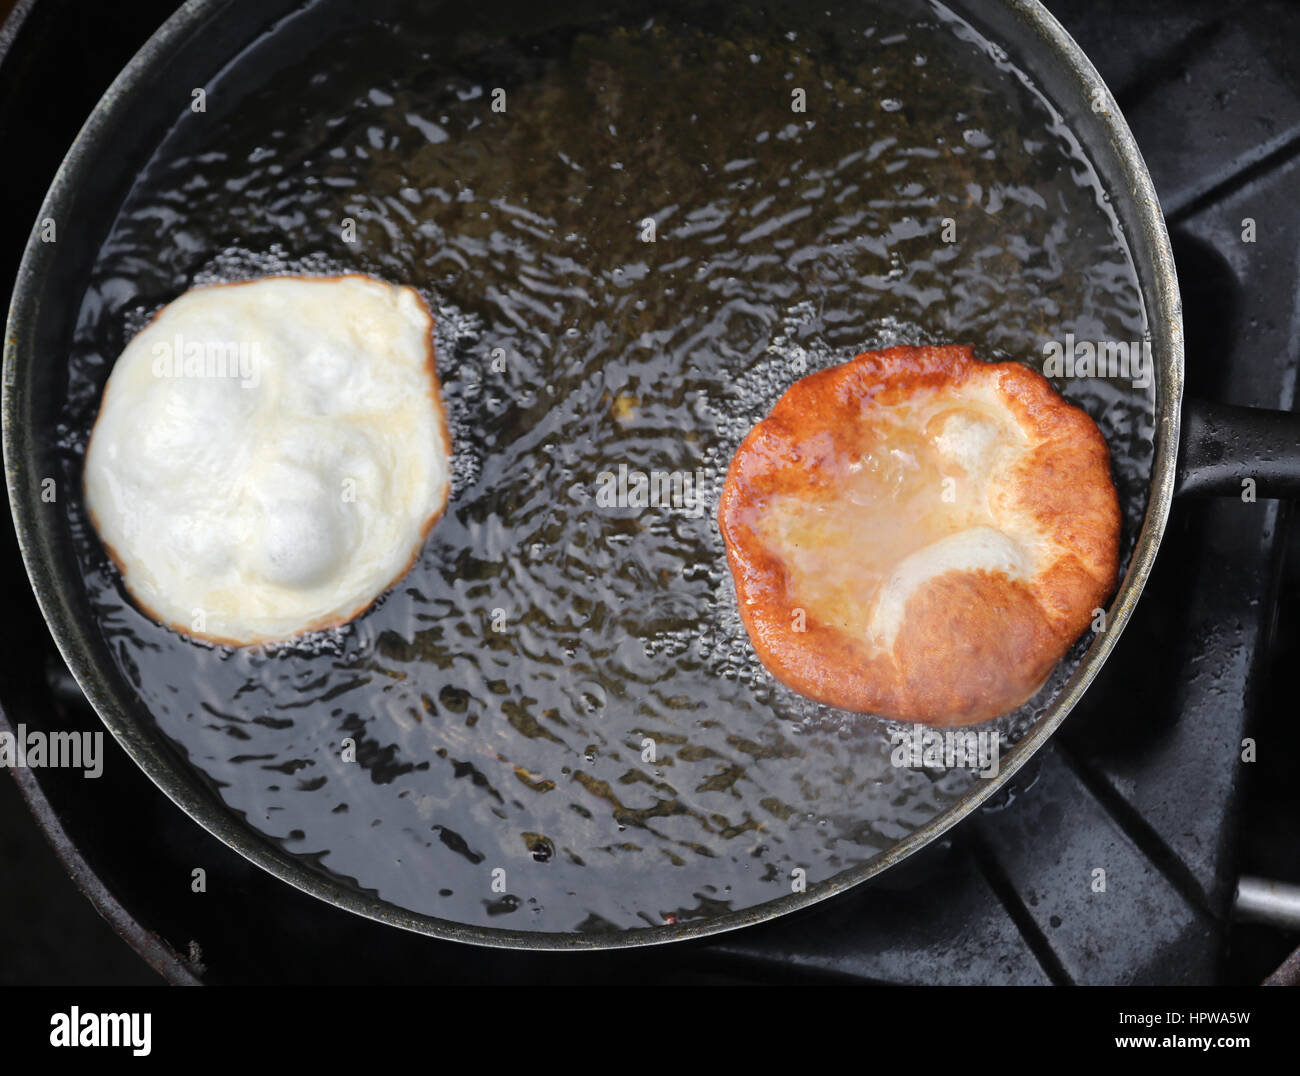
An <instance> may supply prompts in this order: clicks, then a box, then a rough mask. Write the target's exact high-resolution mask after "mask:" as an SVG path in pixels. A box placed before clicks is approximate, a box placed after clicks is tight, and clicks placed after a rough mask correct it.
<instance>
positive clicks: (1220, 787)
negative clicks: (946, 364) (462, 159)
mask: <svg viewBox="0 0 1300 1076" xmlns="http://www.w3.org/2000/svg"><path fill="white" fill-rule="evenodd" d="M170 6H171V5H169V4H167V3H160V2H152V3H139V4H133V5H128V7H129V8H130V11H129V13H127V12H123V11H121V10H120V9H117V10H114V9H111V8H108V7H104V6H96V5H81V4H74V3H71V2H69V0H36V2H35V3H32V2H31V0H27V2H25V3H22V4H20V5H19V9H20V11H21V10H23V9H26V11H27V14H26V17H25V20H24V21H23V24H22V26H21V29H20V30H19V31H18V35H17V39H16V41H15V42H14V44H13V46H12V48H11V49H10V51H9V54H8V56H7V58H6V59H5V60H4V62H3V64H2V65H0V129H3V130H5V131H6V144H7V145H22V146H24V147H25V149H26V152H25V158H26V160H27V164H28V167H26V168H25V169H24V170H23V174H22V175H20V176H16V177H15V176H12V175H11V177H9V178H10V179H11V180H13V184H14V185H16V186H17V187H19V188H20V189H18V190H15V191H14V192H13V195H12V197H11V203H10V205H9V207H8V208H9V212H8V213H7V214H6V216H7V218H8V219H7V221H6V222H5V223H4V224H3V227H4V228H6V229H7V231H6V234H5V244H4V255H5V264H4V270H5V272H6V274H7V276H6V278H5V280H4V281H2V282H0V283H3V284H4V290H5V291H6V292H7V291H8V284H9V280H10V278H11V276H12V273H13V270H14V267H15V266H16V263H17V260H18V254H19V252H20V251H21V248H22V245H23V242H24V241H25V239H26V231H27V228H28V224H29V222H30V221H31V220H33V219H34V217H35V214H36V209H37V207H38V205H39V203H40V198H41V196H42V194H43V188H44V185H45V183H46V182H47V180H48V177H49V176H50V175H51V174H52V173H53V171H54V168H55V165H56V163H57V160H58V158H59V157H60V156H61V154H62V151H63V149H64V148H65V147H66V145H67V144H68V142H69V141H70V140H71V138H72V135H73V134H74V133H75V130H76V128H77V127H78V126H79V124H80V122H81V120H82V119H83V118H84V116H85V114H86V113H87V112H88V110H89V108H90V107H91V105H92V104H93V102H94V100H95V98H96V97H97V96H98V94H99V93H100V92H101V91H102V89H103V88H104V87H105V86H107V84H108V82H109V81H110V79H111V78H112V76H113V75H114V74H116V72H117V70H118V69H119V68H120V67H121V66H122V64H123V63H125V61H126V59H127V58H128V57H129V55H130V54H131V53H132V52H133V51H134V50H135V48H136V47H138V45H139V43H141V42H142V41H143V40H144V38H145V37H146V36H147V35H148V33H149V32H150V31H151V30H152V29H153V27H154V26H156V25H157V24H158V23H159V22H161V21H162V19H163V18H164V17H165V16H166V14H168V13H169V8H170ZM1048 6H1049V7H1050V8H1051V9H1052V10H1053V12H1054V13H1055V14H1056V15H1057V16H1058V17H1059V18H1060V19H1061V20H1062V21H1063V22H1064V23H1065V25H1066V27H1067V29H1069V30H1070V32H1071V33H1072V34H1073V35H1074V36H1075V37H1076V39H1077V40H1078V41H1079V43H1080V44H1081V45H1082V46H1083V48H1084V50H1085V51H1086V52H1087V53H1088V55H1089V56H1090V57H1091V58H1092V59H1093V61H1094V63H1096V65H1097V66H1098V68H1099V69H1100V70H1101V72H1102V74H1103V76H1104V77H1105V78H1106V79H1107V81H1108V82H1109V84H1110V87H1111V89H1112V90H1113V91H1114V92H1115V95H1116V97H1117V99H1118V101H1119V103H1120V105H1121V107H1122V108H1123V110H1124V112H1125V114H1126V116H1127V117H1128V119H1129V122H1130V123H1131V124H1132V126H1133V129H1134V132H1135V134H1136V136H1137V139H1138V142H1139V144H1140V145H1141V147H1142V149H1143V152H1144V154H1145V156H1146V159H1147V162H1148V164H1149V165H1150V167H1151V170H1152V173H1153V175H1154V178H1155V182H1156V188H1157V190H1158V191H1159V192H1160V194H1161V198H1162V205H1163V207H1164V210H1165V213H1166V215H1167V217H1168V219H1169V223H1170V228H1171V231H1172V234H1173V241H1174V247H1175V254H1176V257H1177V262H1178V270H1179V277H1180V280H1181V284H1182V292H1183V300H1184V307H1185V316H1186V337H1187V385H1188V393H1189V395H1193V396H1199V397H1203V398H1207V399H1214V400H1221V401H1225V402H1231V403H1238V404H1248V405H1254V406H1262V407H1274V408H1287V409H1289V408H1291V407H1292V406H1293V403H1294V395H1295V378H1296V370H1297V366H1298V365H1300V363H1298V362H1297V359H1298V358H1300V356H1298V354H1297V351H1298V346H1300V325H1298V318H1300V310H1298V307H1297V299H1296V297H1297V294H1298V293H1300V280H1298V279H1297V276H1298V266H1297V257H1296V255H1297V252H1298V251H1300V217H1297V215H1296V214H1295V212H1294V208H1293V207H1294V204H1295V195H1296V193H1297V190H1300V63H1297V60H1296V58H1295V52H1294V48H1293V46H1294V44H1295V42H1297V41H1300V9H1297V8H1296V7H1294V6H1292V5H1289V4H1285V3H1244V2H1242V3H1236V4H1224V3H1221V2H1220V0H1053V2H1049V4H1048ZM2 47H3V39H0V48H2ZM69 57H77V60H76V62H73V63H71V64H70V63H68V62H67V60H68V58H69ZM83 57H85V62H84V63H83V62H82V58H83ZM33 105H34V107H33ZM1246 218H1251V219H1253V220H1254V221H1255V242H1254V243H1246V242H1244V241H1243V227H1244V226H1245V225H1244V221H1245V220H1246ZM1288 518H1289V511H1288V509H1287V507H1286V506H1283V505H1280V504H1278V503H1277V502H1270V501H1260V502H1258V503H1255V504H1247V503H1241V502H1238V501H1207V502H1202V503H1177V504H1176V505H1175V507H1174V511H1173V515H1172V518H1171V520H1170V525H1169V533H1168V537H1167V539H1166V542H1165V546H1164V548H1163V549H1162V552H1161V554H1160V558H1159V561H1158V563H1157V565H1156V569H1155V572H1154V574H1153V575H1152V577H1151V580H1150V582H1149V584H1148V587H1147V592H1146V594H1145V596H1144V598H1143V600H1142V602H1141V603H1140V604H1139V606H1138V611H1137V614H1136V616H1135V617H1134V619H1133V621H1132V624H1131V626H1130V627H1129V628H1128V629H1127V631H1126V633H1125V635H1124V637H1123V638H1122V640H1121V642H1120V644H1119V646H1118V649H1117V651H1116V653H1115V654H1114V656H1113V657H1112V659H1111V660H1110V662H1109V663H1108V664H1107V665H1106V667H1105V668H1104V669H1103V671H1102V674H1101V676H1100V677H1099V679H1098V681H1097V683H1096V684H1095V686H1094V688H1093V689H1092V690H1091V691H1090V692H1089V693H1088V694H1087V695H1086V697H1085V698H1084V701H1083V703H1082V704H1081V705H1080V706H1079V707H1078V709H1077V710H1076V712H1075V713H1074V715H1072V717H1071V718H1070V719H1069V721H1068V722H1067V723H1066V725H1065V726H1064V729H1063V731H1062V733H1061V734H1060V735H1058V736H1057V737H1056V738H1055V740H1054V742H1053V743H1052V744H1050V745H1049V747H1048V748H1047V749H1046V750H1044V751H1043V752H1041V753H1040V755H1039V756H1038V757H1037V759H1035V760H1034V762H1033V763H1031V765H1030V766H1029V767H1027V772H1025V773H1023V774H1022V775H1021V776H1020V779H1019V780H1018V781H1017V782H1016V784H1015V785H1014V786H1013V788H1012V789H1011V790H1010V791H1009V792H1008V793H1007V794H1005V795H1003V796H1002V797H1001V799H1000V800H999V802H998V803H996V804H995V805H993V806H992V807H990V808H988V809H986V810H984V811H982V812H981V813H980V814H979V815H978V816H977V817H975V818H973V819H970V820H969V821H968V822H966V823H965V824H963V825H961V826H959V827H958V828H957V829H956V830H955V831H953V832H952V833H951V834H950V836H949V838H948V839H946V840H944V841H942V842H940V843H938V844H936V845H934V846H931V847H930V848H928V849H927V850H926V851H925V852H924V853H922V854H920V855H918V856H916V857H914V858H913V859H912V860H909V861H907V862H906V863H904V864H903V865H902V866H901V867H900V868H897V869H895V870H892V871H890V872H888V873H886V874H885V875H884V876H882V877H881V878H880V879H879V880H878V881H877V882H876V883H875V884H870V885H868V886H866V887H863V888H861V889H860V890H858V891H855V892H852V893H849V894H846V895H845V896H844V897H841V898H839V899H837V900H834V901H831V902H828V903H827V904H824V905H822V906H820V907H819V908H816V909H813V910H811V911H809V912H807V913H805V914H802V915H798V916H795V917H792V918H788V919H785V920H780V921H776V922H773V923H769V924H766V925H763V926H760V927H756V928H753V929H750V930H747V931H744V932H741V933H738V934H733V935H729V936H724V937H722V938H720V939H714V940H711V941H705V942H700V943H693V944H688V945H683V946H677V947H670V948H667V949H661V950H656V951H651V952H638V953H609V954H580V955H574V956H564V955H549V954H537V953H509V952H497V951H483V950H477V949H470V948H468V947H463V946H457V945H454V944H450V943H442V942H437V941H433V940H430V939H425V938H420V937H416V936H413V935H408V934H405V933H402V932H399V931H396V930H393V929H391V928H387V927H383V926H380V925H377V924H373V923H370V922H368V921H365V920H362V919H359V918H357V917H355V916H352V915H349V914H347V913H345V912H342V911H339V910H337V909H334V908H332V907H330V906H327V905H325V904H323V903H320V902H318V901H316V900H313V899H311V898H308V897H306V896H303V895H302V894H299V893H297V892H296V891H293V890H291V889H289V888H288V887H286V886H284V885H282V884H281V883H279V882H277V881H275V880H274V879H273V878H271V877H270V876H268V875H266V874H263V873H261V872H260V871H258V870H257V869H256V868H254V867H252V866H251V865H249V864H248V863H247V862H246V861H244V860H243V859H241V858H240V857H239V856H237V855H236V854H235V853H233V852H231V851H229V850H228V849H226V848H225V846H224V845H221V844H219V843H218V842H217V841H216V840H214V839H213V838H211V837H209V836H208V835H207V834H206V833H205V832H203V831H202V830H200V829H199V827H197V826H196V825H195V824H194V823H192V822H190V821H189V819H188V818H186V817H185V816H184V815H183V814H182V813H181V812H180V811H179V810H177V809H176V808H175V807H173V806H172V805H171V804H170V803H169V802H168V801H167V800H166V799H165V797H163V795H162V794H161V793H160V792H158V791H157V790H156V789H155V788H154V787H153V785H152V784H151V783H150V782H149V781H148V780H147V778H145V777H144V775H143V774H141V773H140V772H139V771H138V770H137V769H136V768H135V767H134V765H132V764H131V763H130V762H129V760H128V759H127V758H126V757H125V755H124V754H123V753H122V752H121V751H120V750H119V749H118V748H117V747H116V745H115V744H114V743H112V742H111V740H110V741H109V743H108V744H107V748H108V750H109V757H108V759H107V763H106V770H105V775H104V777H103V778H101V779H100V780H98V781H84V780H82V779H81V778H80V777H79V776H73V775H68V774H66V773H62V772H59V771H40V779H39V785H37V784H36V782H35V781H34V780H33V778H32V773H30V772H28V773H25V774H20V777H21V780H22V782H23V784H24V789H23V790H24V792H25V794H26V795H27V796H28V798H29V800H30V801H31V802H32V805H33V807H34V809H35V811H36V814H37V816H38V820H39V821H40V822H41V823H42V825H43V826H44V827H45V828H46V831H47V833H49V834H50V835H51V836H52V837H53V838H54V839H55V842H56V845H59V847H60V851H61V854H62V855H63V856H64V858H65V862H67V863H69V864H70V865H72V866H73V867H74V869H75V870H76V872H77V873H78V881H79V883H80V884H81V885H82V886H83V888H85V889H86V891H87V892H88V893H89V894H90V895H91V896H92V898H93V899H94V900H95V901H96V903H97V905H98V906H99V907H100V909H101V911H103V912H105V914H107V915H108V916H109V918H110V920H111V921H112V922H113V924H114V926H115V927H116V928H117V929H118V931H119V933H122V934H123V936H124V937H126V938H127V940H128V941H130V942H131V944H132V945H133V946H134V947H135V948H136V949H137V951H139V952H140V953H141V954H142V956H144V957H145V958H146V959H148V960H149V961H150V962H151V963H152V964H153V965H154V966H155V967H156V968H157V969H158V970H159V971H161V972H162V974H163V975H164V976H166V977H167V978H169V979H171V980H173V981H195V980H199V981H203V982H212V983H225V982H277V981H294V982H313V983H327V982H336V981H337V982H367V981H397V982H403V981H411V982H416V981H429V980H438V981H447V980H458V981H465V982H494V981H495V982H502V981H514V982H524V983H529V982H564V981H587V982H591V981H626V980H628V979H630V978H632V977H635V978H636V980H638V981H641V982H651V983H653V982H670V981H672V982H681V981H684V980H685V981H749V982H753V981H762V982H772V981H807V980H856V981H873V982H899V983H1049V982H1051V983H1210V982H1222V981H1242V982H1251V981H1253V982H1258V981H1260V979H1262V978H1263V977H1264V976H1265V975H1267V974H1268V972H1269V971H1270V970H1271V969H1272V968H1273V967H1274V966H1276V965H1277V964H1278V963H1279V962H1280V961H1281V959H1282V957H1283V956H1284V955H1285V953H1286V951H1287V949H1288V948H1289V947H1290V945H1289V944H1288V939H1286V938H1285V937H1284V936H1282V935H1281V934H1279V933H1278V932H1275V931H1272V930H1268V929H1265V928H1260V927H1240V926H1236V925H1234V924H1233V923H1232V921H1231V916H1230V906H1231V902H1232V896H1233V891H1234V887H1235V883H1236V879H1237V877H1238V875H1239V874H1240V873H1242V872H1249V873H1254V874H1261V875H1265V876H1269V877H1276V878H1281V879H1282V880H1286V881H1290V882H1300V875H1298V874H1297V872H1300V847H1298V845H1297V842H1298V840H1300V838H1298V837H1297V835H1296V834H1295V833H1294V832H1293V829H1292V827H1290V826H1289V825H1288V824H1287V820H1288V819H1294V818H1295V817H1297V800H1298V799H1300V788H1297V785H1296V782H1294V780H1291V781H1287V780H1286V779H1285V773H1286V770H1287V763H1286V762H1285V759H1286V758H1288V757H1289V758H1295V757H1296V755H1295V753H1294V749H1297V748H1300V742H1297V741H1300V733H1297V732H1296V731H1295V730H1293V729H1292V728H1291V725H1292V724H1293V722H1292V721H1291V720H1290V718H1291V714H1290V713H1289V710H1290V709H1292V707H1291V706H1289V704H1288V703H1287V700H1288V699H1289V698H1290V697H1291V696H1290V694H1289V687H1290V681H1291V675H1290V674H1291V673H1292V671H1293V670H1291V669H1290V668H1288V667H1287V662H1286V658H1285V651H1283V650H1282V649H1280V642H1278V643H1275V640H1280V641H1281V642H1290V643H1294V642H1295V641H1296V636H1297V634H1300V631H1298V628H1297V625H1298V624H1300V615H1298V614H1300V543H1293V546H1294V547H1295V548H1293V549H1292V555H1291V556H1290V557H1288V556H1286V553H1287V548H1286V547H1287V528H1286V524H1287V522H1288ZM0 578H2V579H3V584H4V587H5V593H6V595H7V597H8V601H7V602H6V610H7V612H8V614H9V615H7V616H6V617H5V618H4V619H3V626H2V629H0V630H2V632H3V644H4V647H5V653H6V654H7V655H8V660H7V661H6V663H5V667H4V671H3V682H2V683H0V702H3V704H4V706H5V707H6V710H7V712H8V718H9V721H10V722H11V723H12V724H17V723H18V722H23V723H25V724H26V725H27V726H28V727H29V728H50V727H63V728H79V729H97V728H100V727H101V726H100V725H99V723H98V720H97V718H96V717H95V715H94V714H93V712H92V711H91V710H90V709H89V707H88V705H87V704H86V703H85V700H84V699H82V697H81V696H80V694H79V692H78V691H77V689H76V687H75V685H74V684H73V683H72V681H71V679H70V678H69V677H68V676H67V674H66V672H65V671H63V669H62V666H61V665H60V664H59V662H58V659H57V657H56V656H55V654H54V651H53V647H52V644H51V643H50V642H49V640H48V636H47V633H46V632H45V630H44V628H43V625H42V624H41V622H40V619H39V615H38V613H37V611H36V608H35V604H34V602H33V600H32V599H31V596H30V593H29V591H28V588H27V583H26V578H25V576H24V575H23V573H22V568H21V564H20V561H19V558H18V555H17V552H16V549H15V547H14V543H13V536H12V533H9V534H8V535H7V537H6V546H5V549H4V555H3V560H2V561H0ZM1290 649H1291V650H1292V652H1294V649H1295V648H1294V647H1291V648H1290ZM1247 736H1251V737H1254V738H1255V739H1256V740H1257V742H1258V743H1259V745H1260V746H1259V752H1260V761H1259V762H1258V763H1257V764H1256V765H1255V766H1254V767H1251V766H1249V765H1246V764H1243V763H1242V762H1241V761H1240V754H1241V746H1240V745H1241V741H1242V740H1243V738H1245V737H1247ZM1288 752H1290V753H1288ZM197 864H202V865H203V866H204V867H205V868H206V870H207V873H208V892H207V893H206V894H205V895H202V896H196V895H194V894H192V893H191V892H190V886H189V879H190V871H191V869H192V868H193V866H195V865H197ZM1097 868H1101V869H1103V870H1104V871H1105V873H1106V883H1107V884H1106V890H1105V892H1104V893H1097V892H1094V888H1093V886H1092V884H1091V883H1092V879H1093V877H1094V874H1093V872H1094V871H1095V870H1096V869H1097ZM1290 942H1291V943H1292V944H1293V943H1294V939H1291V940H1290Z"/></svg>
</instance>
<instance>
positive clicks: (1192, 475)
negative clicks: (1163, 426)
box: [1174, 400, 1300, 497]
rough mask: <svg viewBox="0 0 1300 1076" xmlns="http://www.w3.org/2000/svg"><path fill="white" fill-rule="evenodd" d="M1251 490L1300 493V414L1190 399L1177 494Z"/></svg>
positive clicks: (1265, 494)
mask: <svg viewBox="0 0 1300 1076" xmlns="http://www.w3.org/2000/svg"><path fill="white" fill-rule="evenodd" d="M1246 479H1251V480H1253V482H1254V486H1253V489H1252V487H1251V486H1249V485H1248V484H1247V483H1246ZM1246 490H1251V491H1252V492H1253V493H1254V495H1255V496H1257V497H1295V496H1297V495H1300V414H1296V413H1293V412H1291V411H1268V410H1265V409H1263V408H1255V407H1237V406H1235V405H1233V404H1219V403H1206V402H1205V401H1203V400H1188V401H1186V402H1185V403H1184V405H1183V436H1182V445H1181V446H1180V448H1179V452H1178V470H1177V478H1176V480H1175V483H1174V494H1175V495H1176V496H1180V497H1240V496H1241V495H1242V493H1243V492H1244V491H1246Z"/></svg>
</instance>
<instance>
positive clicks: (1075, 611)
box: [718, 347, 1120, 725]
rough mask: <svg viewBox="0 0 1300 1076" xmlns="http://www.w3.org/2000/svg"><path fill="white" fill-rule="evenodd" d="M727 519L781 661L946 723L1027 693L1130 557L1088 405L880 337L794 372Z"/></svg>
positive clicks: (729, 536)
mask: <svg viewBox="0 0 1300 1076" xmlns="http://www.w3.org/2000/svg"><path fill="white" fill-rule="evenodd" d="M718 523H719V526H720V527H721V529H722V535H723V538H724V540H725V541H726V546H727V559H728V562H729V563H730V566H731V571H732V575H733V576H734V578H735V582H736V592H737V598H738V600H739V603H740V614H741V619H742V620H743V621H744V624H745V628H746V630H747V631H748V632H749V637H750V639H751V641H752V642H753V644H754V648H755V650H756V651H757V652H758V656H759V657H760V658H761V659H762V662H763V664H764V665H765V666H767V668H768V669H769V670H770V671H771V672H772V674H773V675H774V676H775V677H776V678H777V679H778V680H780V681H781V682H782V683H784V684H786V685H788V686H789V687H791V688H793V689H794V690H795V691H798V692H799V693H800V694H803V695H806V696H808V697H809V698H812V699H816V700H818V701H820V702H824V703H828V704H829V705H832V706H837V707H841V708H843V709H847V710H854V711H858V712H863V713H874V714H879V715H882V716H885V717H890V718H895V719H898V720H903V721H916V722H924V723H926V724H930V725H967V724H972V723H974V722H978V721H985V720H988V719H989V718H993V717H996V716H998V715H999V714H1003V713H1006V712H1007V711H1009V710H1013V709H1015V708H1016V707H1018V706H1019V705H1021V704H1022V703H1023V702H1025V701H1026V700H1027V699H1029V698H1030V697H1031V696H1032V695H1033V694H1034V693H1035V692H1036V691H1037V690H1038V688H1039V687H1040V686H1041V685H1042V683H1043V681H1044V680H1045V679H1046V677H1047V675H1048V673H1049V672H1050V671H1051V669H1052V667H1053V666H1054V665H1055V664H1056V663H1057V662H1058V661H1060V659H1061V657H1062V656H1063V655H1064V654H1065V652H1066V650H1067V649H1069V647H1070V645H1071V644H1072V643H1073V642H1074V640H1075V639H1077V638H1078V637H1079V635H1080V634H1081V633H1082V632H1083V631H1084V630H1085V628H1087V627H1088V624H1089V622H1090V621H1091V619H1092V617H1093V615H1094V612H1093V611H1094V609H1096V608H1097V607H1099V606H1101V604H1102V603H1103V602H1104V601H1105V600H1106V598H1107V597H1108V596H1109V595H1110V594H1111V592H1112V591H1113V589H1114V586H1115V578H1116V572H1117V567H1118V559H1119V531H1120V513H1119V502H1118V498H1117V496H1116V493H1115V487H1114V484H1113V483H1112V481H1111V476H1110V453H1109V451H1108V449H1107V447H1106V442H1105V440H1104V439H1103V437H1102V435H1101V432H1100V431H1099V430H1098V429H1097V427H1096V425H1095V424H1094V423H1093V421H1092V419H1090V418H1089V417H1088V416H1087V415H1086V414H1085V413H1084V412H1083V411H1081V410H1079V409H1078V408H1077V407H1074V406H1072V405H1071V404H1069V403H1067V402H1066V401H1065V400H1064V399H1062V398H1061V396H1060V395H1059V394H1058V393H1057V392H1056V391H1055V390H1054V389H1053V388H1052V386H1051V385H1050V384H1049V383H1048V382H1047V381H1046V379H1045V378H1043V377H1042V376H1041V375H1040V374H1038V373H1036V372H1035V371H1033V370H1031V369H1029V368H1028V367H1026V366H1022V365H1020V364H1019V363H1014V362H1004V363H985V362H981V361H979V360H978V359H976V358H975V357H974V356H973V355H972V353H971V350H970V348H967V347H896V348H889V349H888V350H885V351H877V352H868V353H867V354H864V355H859V356H858V357H857V358H856V359H854V360H852V361H851V362H847V363H844V364H843V365H840V366H836V367H833V368H831V369H828V370H823V371H821V372H819V373H816V374H812V375H811V376H809V377H805V378H803V379H802V380H801V381H798V382H796V383H795V384H794V385H792V386H791V387H790V388H789V389H788V390H787V391H786V393H785V395H784V396H782V397H781V399H780V400H778V401H777V404H776V406H775V407H774V408H773V409H772V412H771V414H769V415H768V416H767V418H765V419H764V420H763V421H761V422H760V423H758V425H757V426H755V427H754V429H753V430H752V431H751V432H750V434H749V436H748V437H746V438H745V440H744V442H743V443H742V444H741V446H740V448H739V449H738V450H737V451H736V455H735V457H734V458H733V460H732V461H731V467H730V470H729V471H728V474H727V481H726V485H725V487H724V489H723V493H722V499H721V503H720V504H719V508H718Z"/></svg>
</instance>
